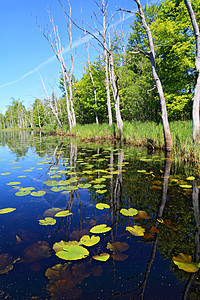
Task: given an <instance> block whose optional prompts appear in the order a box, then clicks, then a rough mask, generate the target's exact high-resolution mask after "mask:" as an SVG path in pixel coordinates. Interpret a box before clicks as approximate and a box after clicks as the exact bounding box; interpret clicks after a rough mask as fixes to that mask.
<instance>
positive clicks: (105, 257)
mask: <svg viewBox="0 0 200 300" xmlns="http://www.w3.org/2000/svg"><path fill="white" fill-rule="evenodd" d="M109 257H110V254H108V253H101V254H100V255H94V256H92V258H94V259H96V260H99V261H107V260H108V259H109Z"/></svg>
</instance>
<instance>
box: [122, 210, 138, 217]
mask: <svg viewBox="0 0 200 300" xmlns="http://www.w3.org/2000/svg"><path fill="white" fill-rule="evenodd" d="M120 213H121V214H122V215H124V216H127V217H133V216H135V215H137V214H138V211H137V209H135V208H129V209H125V208H122V209H121V210H120Z"/></svg>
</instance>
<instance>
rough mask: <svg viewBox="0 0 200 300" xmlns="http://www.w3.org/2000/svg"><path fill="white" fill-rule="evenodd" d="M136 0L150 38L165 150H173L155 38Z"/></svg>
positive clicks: (136, 0) (150, 52)
mask: <svg viewBox="0 0 200 300" xmlns="http://www.w3.org/2000/svg"><path fill="white" fill-rule="evenodd" d="M134 1H135V2H136V4H137V6H138V11H139V16H140V18H141V21H142V25H143V27H144V29H145V31H146V34H147V38H148V43H149V49H150V51H149V52H145V54H147V55H148V56H149V59H150V61H151V70H152V75H153V78H154V82H155V86H156V88H157V92H158V96H159V100H160V107H161V115H162V124H163V133H164V139H165V150H166V151H171V150H172V138H171V133H170V128H169V122H168V116H167V107H166V103H165V97H164V92H163V88H162V83H161V81H160V78H159V76H158V73H157V70H156V58H155V49H154V44H153V38H152V34H151V30H150V28H149V26H148V25H147V22H146V19H145V15H144V12H143V9H142V6H141V3H140V0H134Z"/></svg>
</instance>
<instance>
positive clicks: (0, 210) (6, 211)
mask: <svg viewBox="0 0 200 300" xmlns="http://www.w3.org/2000/svg"><path fill="white" fill-rule="evenodd" d="M14 210H16V208H11V207H7V208H2V209H0V214H8V213H10V212H13V211H14Z"/></svg>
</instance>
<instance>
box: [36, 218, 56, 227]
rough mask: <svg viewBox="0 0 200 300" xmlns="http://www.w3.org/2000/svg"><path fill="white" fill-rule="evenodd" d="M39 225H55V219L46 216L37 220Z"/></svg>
mask: <svg viewBox="0 0 200 300" xmlns="http://www.w3.org/2000/svg"><path fill="white" fill-rule="evenodd" d="M38 221H39V224H40V225H45V226H46V225H55V224H56V220H55V219H53V218H51V217H46V218H45V219H44V220H38Z"/></svg>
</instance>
